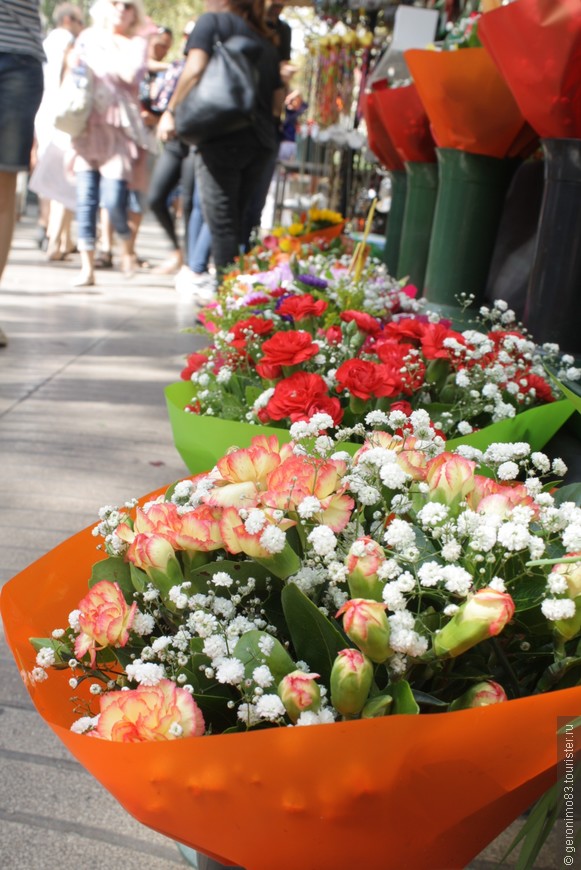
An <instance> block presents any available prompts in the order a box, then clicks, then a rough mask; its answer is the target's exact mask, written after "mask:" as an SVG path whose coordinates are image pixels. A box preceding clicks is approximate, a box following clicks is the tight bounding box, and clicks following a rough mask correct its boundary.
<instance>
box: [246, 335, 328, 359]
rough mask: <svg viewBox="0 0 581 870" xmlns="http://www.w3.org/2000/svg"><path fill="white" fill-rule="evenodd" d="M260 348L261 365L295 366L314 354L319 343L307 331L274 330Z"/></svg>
mask: <svg viewBox="0 0 581 870" xmlns="http://www.w3.org/2000/svg"><path fill="white" fill-rule="evenodd" d="M262 350H263V351H264V356H263V357H262V359H261V360H260V364H261V365H271V366H296V365H299V364H300V363H302V362H306V360H308V359H311V357H314V356H316V355H317V354H318V352H319V345H318V344H317V343H316V342H314V341H313V339H312V338H311V336H310V335H309V333H308V332H303V331H302V330H294V329H290V330H288V332H275V334H274V335H273V336H272V338H269V339H268V340H267V341H265V342H264V344H263V345H262Z"/></svg>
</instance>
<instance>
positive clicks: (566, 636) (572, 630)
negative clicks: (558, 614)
mask: <svg viewBox="0 0 581 870" xmlns="http://www.w3.org/2000/svg"><path fill="white" fill-rule="evenodd" d="M553 628H554V629H555V631H556V632H557V633H558V634H560V635H561V637H562V638H563V640H572V639H573V638H574V637H576V636H577V635H578V634H579V632H581V596H578V597H577V598H576V599H575V613H574V614H573V616H570V617H569V618H568V619H557V620H555V622H554V623H553Z"/></svg>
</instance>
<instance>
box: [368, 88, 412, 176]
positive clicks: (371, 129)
mask: <svg viewBox="0 0 581 870" xmlns="http://www.w3.org/2000/svg"><path fill="white" fill-rule="evenodd" d="M378 93H379V91H366V92H365V94H364V95H363V100H362V108H363V116H364V118H365V123H366V125H367V138H368V140H369V147H370V148H371V150H372V151H373V153H374V154H375V156H376V157H377V158H378V160H380V161H381V163H382V164H383V166H385V168H386V169H388V170H389V171H390V172H397V171H400V172H403V171H404V165H403V161H402V159H401V157H400V156H399V154H398V153H397V151H396V149H395V147H394V144H393V142H392V141H391V138H390V136H389V133H388V132H387V130H386V129H385V126H384V124H383V121H382V119H381V116H380V114H379V110H378V100H377V97H378Z"/></svg>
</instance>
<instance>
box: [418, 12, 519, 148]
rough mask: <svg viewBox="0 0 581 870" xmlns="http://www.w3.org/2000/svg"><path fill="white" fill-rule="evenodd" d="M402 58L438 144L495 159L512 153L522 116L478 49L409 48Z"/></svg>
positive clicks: (488, 60)
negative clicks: (436, 49)
mask: <svg viewBox="0 0 581 870" xmlns="http://www.w3.org/2000/svg"><path fill="white" fill-rule="evenodd" d="M490 14H493V13H490ZM404 57H405V59H406V62H407V64H408V67H409V69H410V72H411V74H412V77H413V80H414V82H415V85H416V87H417V90H418V94H419V96H420V99H421V101H422V103H423V104H424V107H425V110H426V112H427V114H428V117H429V119H430V124H431V127H432V133H433V135H434V139H435V140H436V144H437V145H438V147H439V148H456V149H458V150H459V151H468V152H469V153H471V154H484V155H486V156H488V157H499V158H502V157H507V156H509V154H511V153H512V147H511V146H512V145H513V143H514V142H515V140H517V137H518V136H519V135H520V134H521V131H522V128H523V126H524V125H525V120H524V118H523V116H522V114H521V111H520V109H519V108H518V106H517V104H516V102H515V99H514V97H513V96H512V94H511V92H510V90H509V88H508V85H507V84H506V83H505V81H504V79H503V78H502V76H501V75H500V73H499V72H498V69H497V67H496V65H495V64H494V61H493V60H492V58H491V57H490V55H489V54H488V53H487V52H486V50H485V49H484V48H463V49H459V50H458V51H429V50H427V49H410V50H409V51H406V52H404Z"/></svg>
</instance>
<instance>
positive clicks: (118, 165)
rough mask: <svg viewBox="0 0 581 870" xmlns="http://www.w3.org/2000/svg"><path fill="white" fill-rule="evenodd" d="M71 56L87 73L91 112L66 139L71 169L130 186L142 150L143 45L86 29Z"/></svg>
mask: <svg viewBox="0 0 581 870" xmlns="http://www.w3.org/2000/svg"><path fill="white" fill-rule="evenodd" d="M73 51H74V55H75V57H76V58H78V59H80V60H81V61H82V62H84V63H85V64H86V65H87V66H88V67H89V69H90V70H91V72H92V73H93V86H92V91H93V108H92V111H91V114H90V116H89V121H88V123H87V126H86V128H85V130H84V131H83V133H82V134H81V135H80V136H78V137H77V138H75V139H73V140H72V149H73V158H72V161H71V168H72V170H73V171H74V172H79V171H82V170H86V169H98V170H99V171H100V173H101V175H102V176H103V177H104V178H112V179H122V180H125V181H129V182H130V181H131V180H132V177H133V173H134V168H135V164H136V163H137V161H138V160H139V159H140V157H142V155H143V151H144V149H145V148H146V147H147V132H146V130H145V127H144V125H143V122H142V120H141V115H140V106H139V99H138V94H139V82H140V80H141V78H142V77H143V75H144V73H145V68H146V58H147V41H146V40H145V39H144V38H143V37H141V36H134V37H132V38H126V37H122V36H118V35H115V34H113V33H111V32H110V31H109V30H105V29H104V28H101V27H90V28H87V29H86V30H84V31H83V32H82V33H81V34H80V36H79V38H78V39H77V41H76V43H75V47H74V49H73Z"/></svg>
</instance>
